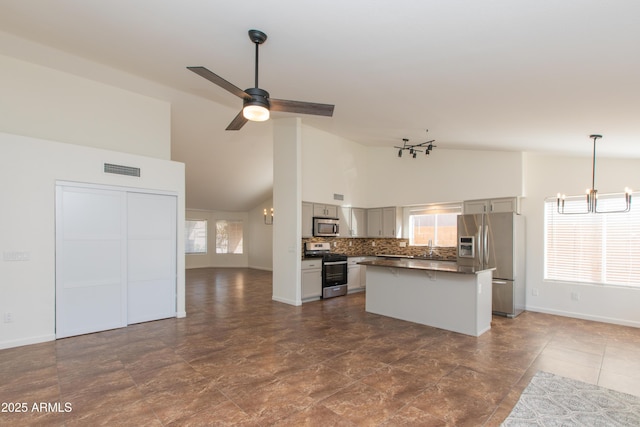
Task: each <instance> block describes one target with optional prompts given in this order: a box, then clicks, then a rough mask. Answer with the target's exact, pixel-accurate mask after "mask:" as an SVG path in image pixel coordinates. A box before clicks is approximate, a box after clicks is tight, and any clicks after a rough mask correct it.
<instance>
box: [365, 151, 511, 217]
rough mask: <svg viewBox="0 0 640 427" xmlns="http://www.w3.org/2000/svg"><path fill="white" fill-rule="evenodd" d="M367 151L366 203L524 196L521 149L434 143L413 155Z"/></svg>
mask: <svg viewBox="0 0 640 427" xmlns="http://www.w3.org/2000/svg"><path fill="white" fill-rule="evenodd" d="M407 154H408V153H404V155H403V156H402V157H398V151H397V150H396V149H391V148H389V147H386V148H372V149H370V150H368V151H367V167H368V173H369V175H368V179H367V184H368V185H367V189H368V193H367V202H368V203H369V205H368V206H364V207H380V206H406V205H415V204H423V203H438V202H456V201H462V200H472V199H482V198H490V197H511V196H521V195H523V181H522V153H519V152H509V151H473V150H448V149H446V148H441V147H436V148H435V149H434V150H433V151H432V152H431V155H430V156H429V157H427V156H426V155H424V154H423V155H422V156H418V157H416V158H415V159H414V158H411V157H409V156H408V155H407Z"/></svg>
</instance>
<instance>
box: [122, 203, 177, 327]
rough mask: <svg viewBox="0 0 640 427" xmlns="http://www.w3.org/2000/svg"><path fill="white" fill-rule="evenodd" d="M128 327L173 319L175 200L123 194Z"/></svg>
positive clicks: (174, 305) (174, 306) (174, 311)
mask: <svg viewBox="0 0 640 427" xmlns="http://www.w3.org/2000/svg"><path fill="white" fill-rule="evenodd" d="M127 210H128V215H127V266H128V269H127V270H128V271H127V279H128V280H127V295H128V298H127V306H128V310H127V312H128V315H127V320H128V323H129V324H131V323H139V322H146V321H149V320H156V319H164V318H167V317H172V316H175V315H176V198H175V197H174V196H163V195H158V194H143V193H128V194H127Z"/></svg>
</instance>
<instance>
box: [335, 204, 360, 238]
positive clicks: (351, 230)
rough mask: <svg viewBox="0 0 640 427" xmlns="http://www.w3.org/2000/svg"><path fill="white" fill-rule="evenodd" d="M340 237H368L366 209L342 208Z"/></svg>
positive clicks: (339, 216)
mask: <svg viewBox="0 0 640 427" xmlns="http://www.w3.org/2000/svg"><path fill="white" fill-rule="evenodd" d="M338 213H339V215H338V218H339V219H340V237H366V235H367V210H366V209H364V208H351V207H347V206H342V207H340V210H339V212H338Z"/></svg>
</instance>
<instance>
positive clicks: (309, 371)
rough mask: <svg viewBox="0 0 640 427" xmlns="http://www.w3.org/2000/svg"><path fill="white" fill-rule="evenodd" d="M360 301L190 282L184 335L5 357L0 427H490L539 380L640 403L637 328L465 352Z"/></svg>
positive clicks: (528, 337) (470, 344)
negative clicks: (278, 295) (562, 379)
mask: <svg viewBox="0 0 640 427" xmlns="http://www.w3.org/2000/svg"><path fill="white" fill-rule="evenodd" d="M364 300H365V298H364V294H363V293H360V294H352V295H348V296H346V297H340V298H334V299H330V300H326V301H318V302H313V303H308V304H305V305H303V306H302V307H293V306H289V305H286V304H281V303H277V302H273V301H272V300H271V274H270V273H269V272H264V271H258V270H250V269H198V270H189V271H187V312H188V316H187V317H186V318H184V319H167V320H160V321H156V322H149V323H144V324H138V325H132V326H129V327H127V328H123V329H118V330H112V331H105V332H101V333H96V334H89V335H83V336H78V337H72V338H67V339H62V340H58V341H55V342H48V343H43V344H37V345H31V346H25V347H19V348H13V349H6V350H1V351H0V402H3V403H2V404H3V408H2V409H4V410H9V409H11V408H13V409H15V407H16V406H15V404H16V403H18V404H21V403H26V404H27V411H26V412H24V413H7V412H0V425H2V426H5V425H6V426H20V425H52V426H97V425H108V426H129V425H131V426H163V425H164V426H213V425H233V426H268V425H277V426H301V425H316V426H377V425H381V426H404V425H407V426H411V425H413V426H431V425H433V426H445V425H452V426H453V425H455V426H467V425H468V426H481V425H486V426H497V425H499V424H500V423H501V421H502V420H503V419H504V418H505V417H506V416H507V415H508V414H509V412H510V411H511V409H512V407H513V406H514V405H515V402H516V401H517V399H518V397H519V395H520V392H521V391H522V390H523V389H524V387H525V386H526V385H527V383H528V381H529V379H530V378H531V377H532V376H533V374H534V373H535V372H536V371H537V370H544V371H547V372H552V373H555V374H558V375H563V376H566V377H570V378H575V379H578V380H582V381H585V382H589V383H594V384H599V385H602V386H604V387H608V388H612V389H615V390H619V391H623V392H627V393H631V394H635V395H640V329H638V328H631V327H624V326H617V325H609V324H604V323H597V322H590V321H584V320H577V319H571V318H565V317H558V316H552V315H547V314H540V313H531V312H525V313H523V314H522V315H520V316H519V317H517V318H516V319H506V318H502V317H494V319H493V324H492V329H491V331H489V332H487V333H485V334H483V335H482V336H481V337H479V338H475V337H470V336H465V335H460V334H456V333H452V332H447V331H443V330H439V329H435V328H431V327H427V326H422V325H416V324H412V323H408V322H404V321H400V320H396V319H391V318H386V317H382V316H378V315H373V314H368V313H366V312H365V310H364ZM34 403H36V404H40V403H45V404H50V405H49V407H48V408H45V409H48V410H43V411H40V412H39V411H36V410H34V408H33V404H34ZM9 404H14V405H13V406H11V407H10V405H9ZM56 404H57V405H59V406H56ZM65 404H69V405H70V407H67V409H70V411H69V412H64V410H65ZM18 407H20V406H19V405H18ZM38 408H39V406H38Z"/></svg>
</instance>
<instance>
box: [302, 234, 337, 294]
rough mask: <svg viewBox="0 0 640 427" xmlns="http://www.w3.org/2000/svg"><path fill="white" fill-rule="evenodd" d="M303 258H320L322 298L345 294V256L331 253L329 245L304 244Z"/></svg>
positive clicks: (324, 243)
mask: <svg viewBox="0 0 640 427" xmlns="http://www.w3.org/2000/svg"><path fill="white" fill-rule="evenodd" d="M304 256H305V258H322V298H323V299H325V298H333V297H338V296H342V295H346V294H347V256H346V255H344V254H335V253H331V244H330V243H326V242H323V243H318V242H306V243H305V246H304Z"/></svg>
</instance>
